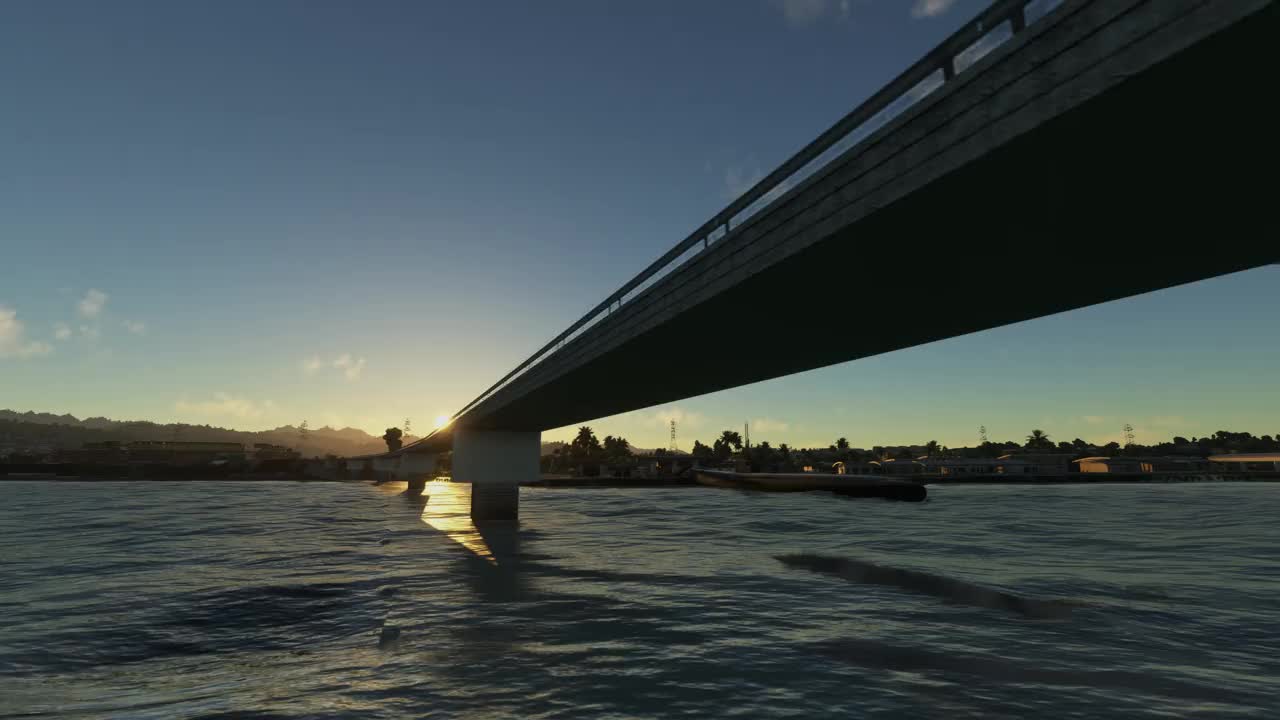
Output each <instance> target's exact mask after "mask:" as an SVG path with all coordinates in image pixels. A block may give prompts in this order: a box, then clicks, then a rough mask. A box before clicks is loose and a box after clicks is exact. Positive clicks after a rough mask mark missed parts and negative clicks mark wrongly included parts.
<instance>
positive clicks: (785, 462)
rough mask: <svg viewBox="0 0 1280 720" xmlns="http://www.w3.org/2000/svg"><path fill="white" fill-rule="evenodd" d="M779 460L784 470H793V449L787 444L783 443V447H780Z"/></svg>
mask: <svg viewBox="0 0 1280 720" xmlns="http://www.w3.org/2000/svg"><path fill="white" fill-rule="evenodd" d="M778 460H779V462H780V463H781V464H782V467H783V468H784V469H786V470H790V469H792V467H793V464H792V461H791V447H790V446H789V445H787V444H786V443H782V444H781V445H779V446H778Z"/></svg>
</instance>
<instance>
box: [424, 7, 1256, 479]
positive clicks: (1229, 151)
mask: <svg viewBox="0 0 1280 720" xmlns="http://www.w3.org/2000/svg"><path fill="white" fill-rule="evenodd" d="M1027 7H1028V3H1027V2H1026V0H1000V1H999V2H995V3H993V5H992V6H990V7H989V8H988V9H987V10H985V11H984V12H983V13H981V14H980V15H979V17H978V18H976V19H975V20H974V21H972V22H971V23H969V24H967V25H966V26H965V27H964V28H962V29H961V30H960V31H959V32H957V33H956V34H955V35H954V36H952V37H951V38H949V39H948V40H947V41H945V42H944V43H943V44H942V45H940V46H939V47H938V48H937V49H936V50H935V51H933V52H932V53H930V54H929V55H928V56H926V57H925V58H923V59H922V60H921V61H920V62H919V63H917V64H916V65H914V66H913V67H912V68H909V69H908V70H907V71H906V72H904V73H903V74H902V75H901V76H900V77H899V78H898V79H897V80H895V81H894V82H892V83H890V85H889V86H887V87H886V88H885V89H884V90H882V91H881V92H879V93H877V94H876V95H875V96H874V97H872V98H871V99H869V100H868V101H867V102H866V103H864V104H863V105H861V106H859V107H858V108H856V109H855V110H854V111H852V112H851V113H850V114H849V115H848V116H846V117H845V118H844V119H842V120H841V121H840V122H838V123H837V124H836V125H834V126H833V127H832V128H831V129H830V130H828V131H827V132H825V133H823V135H822V136H820V137H819V138H818V139H817V140H815V141H814V142H813V143H811V144H810V145H808V146H806V147H805V148H804V149H803V150H801V151H800V152H799V153H797V155H796V156H795V157H793V158H792V159H791V160H789V161H788V162H787V163H784V165H783V166H781V167H780V168H778V170H776V171H775V172H773V173H772V174H770V176H769V177H767V178H765V179H764V180H762V181H761V182H760V183H759V184H758V185H757V186H756V187H754V188H752V189H751V190H750V191H748V192H747V193H746V194H744V195H743V197H741V198H739V199H738V200H736V201H735V202H734V203H731V204H730V205H729V206H728V207H726V208H725V209H724V210H722V211H721V212H720V213H717V214H716V215H715V216H714V217H713V218H712V219H711V220H709V221H708V222H707V223H706V224H704V225H703V226H702V227H700V228H699V229H698V230H696V231H695V232H694V233H692V234H691V235H690V236H689V237H688V238H686V239H685V240H684V241H682V242H681V243H679V244H678V245H677V246H676V247H674V248H673V249H672V251H670V252H668V253H667V254H666V255H664V257H663V258H660V259H659V260H658V261H656V262H655V263H654V264H653V265H652V266H650V268H648V269H646V270H645V271H644V272H643V273H641V274H640V275H639V276H637V277H636V278H635V279H633V280H632V281H631V282H629V283H627V284H626V285H624V286H623V287H622V288H620V289H619V290H618V291H617V292H615V293H614V294H613V295H611V296H610V297H609V298H606V300H605V301H604V302H602V303H601V304H600V305H599V306H598V307H597V308H595V309H594V310H593V311H592V312H591V313H588V315H587V316H585V317H584V318H582V319H581V320H579V321H578V322H576V323H574V324H573V325H572V326H570V328H569V329H567V330H566V331H565V332H564V333H562V334H561V335H560V336H559V337H557V338H555V339H553V340H552V341H551V342H550V343H548V345H547V346H546V347H544V348H543V349H541V350H540V351H539V352H538V353H535V355H534V356H532V357H531V358H530V359H529V360H527V361H526V362H525V363H522V364H521V365H520V366H518V367H517V368H516V369H515V370H513V371H512V373H511V374H509V375H508V376H507V377H505V378H503V379H502V380H500V381H499V382H498V383H497V384H495V385H494V386H493V387H492V388H490V389H489V390H488V391H486V392H485V393H483V394H482V395H481V396H480V397H478V398H477V399H476V400H474V401H473V402H472V403H470V404H468V406H467V407H465V408H464V409H463V410H462V411H460V412H459V413H458V414H457V415H455V417H454V420H453V423H452V424H451V425H450V427H448V428H447V429H445V430H443V431H438V432H436V433H434V434H433V435H431V436H429V437H427V438H425V439H424V440H422V441H420V442H419V443H417V444H415V445H413V446H409V447H408V448H406V449H405V450H403V451H402V452H409V453H423V452H426V453H430V452H437V451H439V450H442V449H446V448H448V447H450V445H451V444H453V443H454V440H455V436H457V435H458V434H459V433H462V434H470V435H478V434H481V433H483V434H489V433H493V432H498V433H502V434H504V435H505V436H507V439H508V441H511V442H514V440H512V438H515V437H516V436H517V435H525V434H529V435H531V436H536V434H537V433H538V432H539V431H541V430H545V429H549V428H554V427H561V426H564V425H570V424H573V423H577V422H581V421H585V420H590V419H593V418H598V417H602V416H607V415H613V414H616V413H621V412H626V411H629V410H635V409H639V408H643V407H648V406H652V405H656V404H660V403H664V402H669V401H673V400H677V399H681V398H685V397H690V396H694V395H700V394H704V393H708V392H713V391H716V390H722V389H726V388H731V387H736V386H739V385H743V384H747V383H752V382H757V381H760V380H765V379H769V378H774V377H779V376H783V375H787V374H791V373H795V372H800V371H804V370H809V369H813V368H817V367H822V366H825V365H830V364H834V363H840V362H845V361H848V360H852V359H856V358H860V357H867V356H870V355H875V354H879V353H884V352H889V351H892V350H897V349H901V348H906V347H911V346H914V345H918V344H923V343H928V342H932V341H936V340H941V339H944V338H949V337H954V336H957V335H962V334H966V333H971V332H975V331H979V330H983V329H988V328H992V327H997V326H1000V325H1005V324H1009V323H1014V322H1019V321H1023V320H1029V319H1032V318H1036V317H1041V316H1044V315H1048V314H1052V313H1057V312H1062V311H1066V310H1070V309H1073V308H1079V307H1084V306H1087V305H1091V304H1095V303H1100V302H1105V301H1108V300H1114V299H1118V298H1122V297H1127V296H1131V295H1136V294H1140V293H1144V292H1149V291H1152V290H1156V289H1160V288H1165V287H1170V286H1173V285H1178V284H1182V283H1187V282H1192V281H1196V280H1201V279H1205V278H1209V277H1214V276H1218V275H1222V274H1226V273H1230V272H1234V271H1239V270H1244V269H1248V268H1252V267H1256V266H1260V265H1265V264H1268V263H1272V262H1275V261H1277V260H1280V249H1277V244H1276V243H1275V242H1274V238H1275V237H1277V223H1276V219H1275V217H1276V216H1275V213H1274V212H1273V211H1272V209H1271V207H1270V201H1271V197H1270V195H1271V188H1270V183H1263V182H1259V180H1258V179H1259V178H1265V177H1270V176H1272V175H1273V174H1274V172H1275V170H1274V168H1275V166H1276V162H1277V160H1278V159H1280V158H1278V156H1277V153H1276V140H1275V133H1274V128H1275V127H1277V126H1280V113H1277V111H1276V109H1275V107H1276V106H1275V104H1274V103H1273V102H1272V97H1271V96H1272V95H1273V94H1274V93H1273V92H1269V91H1268V90H1267V88H1269V87H1271V86H1273V84H1274V74H1275V72H1274V71H1275V70H1276V68H1277V62H1276V60H1275V54H1274V42H1275V38H1276V37H1280V32H1277V31H1278V30H1280V23H1277V8H1276V2H1275V0H1064V1H1063V2H1061V3H1060V4H1059V5H1058V7H1056V8H1055V9H1053V10H1052V11H1050V12H1049V13H1048V14H1046V15H1044V16H1043V17H1040V18H1031V17H1029V16H1028V15H1027V12H1026V10H1027ZM1002 38H1003V41H1002V42H1000V41H1001V39H1002ZM991 47H993V48H994V49H991V50H990V51H989V52H988V53H987V54H986V55H985V56H983V57H981V59H978V60H977V61H976V62H971V59H972V58H973V57H975V56H977V55H979V54H981V52H982V51H983V50H985V49H987V48H991ZM903 108H905V109H903ZM886 118H887V120H886ZM1189 248H1200V250H1197V251H1190V250H1189ZM732 318H750V319H751V320H752V321H753V323H757V324H763V325H765V326H778V327H783V326H785V327H786V328H787V331H788V335H791V336H794V337H804V338H821V339H822V341H821V342H803V343H788V342H785V341H779V342H769V343H750V342H746V341H742V342H735V341H732V340H729V341H726V340H725V339H724V338H725V336H726V335H728V336H730V337H731V336H732V334H733V333H732V328H733V326H734V324H733V323H732V322H729V321H727V320H728V319H732ZM851 319H856V320H857V325H859V326H861V327H867V326H869V325H873V324H874V325H875V326H876V327H880V328H884V330H883V331H882V332H874V333H873V332H865V331H854V330H846V329H845V328H846V327H847V326H848V325H849V323H850V320H851ZM673 355H675V356H677V357H678V360H677V361H673V360H672V358H673ZM525 444H527V443H525ZM534 446H536V443H534ZM456 450H458V448H455V451H456ZM455 462H456V460H455ZM475 470H476V471H477V472H481V473H484V472H488V470H485V469H483V468H479V467H477V468H476V469H475ZM455 474H456V473H455ZM526 474H527V473H526Z"/></svg>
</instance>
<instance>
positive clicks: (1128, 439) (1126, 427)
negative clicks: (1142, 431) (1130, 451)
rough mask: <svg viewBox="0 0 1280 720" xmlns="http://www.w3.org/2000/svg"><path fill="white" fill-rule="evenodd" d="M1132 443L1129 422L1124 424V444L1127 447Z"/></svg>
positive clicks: (1131, 427)
mask: <svg viewBox="0 0 1280 720" xmlns="http://www.w3.org/2000/svg"><path fill="white" fill-rule="evenodd" d="M1132 444H1133V426H1132V425H1130V424H1129V423H1125V424H1124V446H1125V447H1126V448H1127V447H1129V446H1130V445H1132Z"/></svg>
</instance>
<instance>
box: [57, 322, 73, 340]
mask: <svg viewBox="0 0 1280 720" xmlns="http://www.w3.org/2000/svg"><path fill="white" fill-rule="evenodd" d="M53 337H54V338H55V339H57V340H69V339H70V338H71V327H70V326H69V325H67V324H66V323H61V322H60V323H54V324H53Z"/></svg>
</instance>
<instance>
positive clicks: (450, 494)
mask: <svg viewBox="0 0 1280 720" xmlns="http://www.w3.org/2000/svg"><path fill="white" fill-rule="evenodd" d="M422 494H423V496H424V497H427V496H429V499H428V500H427V503H426V505H425V506H424V507H423V508H422V522H424V523H426V524H427V525H428V526H430V527H431V528H433V529H435V530H438V531H440V532H442V533H444V534H445V536H446V537H448V538H449V539H450V540H452V541H454V542H456V543H458V544H459V545H461V546H462V547H464V548H466V549H468V550H470V551H471V552H473V553H475V554H476V555H478V556H480V557H482V558H484V559H485V560H488V561H489V562H490V563H493V564H494V565H497V564H498V559H497V558H496V557H494V555H493V550H491V549H490V548H489V544H488V543H487V542H485V539H484V537H483V536H481V535H480V531H479V530H477V529H476V526H475V523H473V522H472V521H471V486H470V485H463V484H460V483H451V482H449V481H447V480H432V481H431V482H429V483H427V486H426V488H425V489H424V490H423V491H422Z"/></svg>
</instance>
